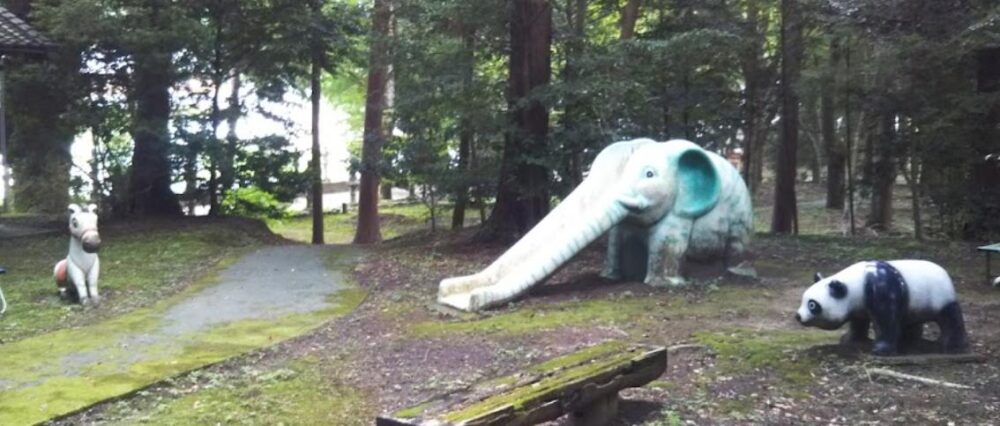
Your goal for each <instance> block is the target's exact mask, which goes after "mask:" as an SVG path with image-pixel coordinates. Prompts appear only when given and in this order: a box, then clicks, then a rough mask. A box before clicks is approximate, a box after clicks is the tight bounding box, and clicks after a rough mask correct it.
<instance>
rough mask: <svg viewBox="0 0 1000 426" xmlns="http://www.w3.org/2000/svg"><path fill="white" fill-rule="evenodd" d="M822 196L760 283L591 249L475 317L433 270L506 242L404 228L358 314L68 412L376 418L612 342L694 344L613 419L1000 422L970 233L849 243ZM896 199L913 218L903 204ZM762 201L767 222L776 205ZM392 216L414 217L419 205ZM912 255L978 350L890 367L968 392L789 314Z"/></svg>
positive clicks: (140, 416) (96, 420) (990, 318)
mask: <svg viewBox="0 0 1000 426" xmlns="http://www.w3.org/2000/svg"><path fill="white" fill-rule="evenodd" d="M900 192H902V191H900ZM817 194H819V190H818V189H813V190H812V191H810V190H809V188H806V189H805V190H803V191H802V196H801V198H800V210H801V211H800V229H801V231H802V233H803V234H804V235H800V236H794V237H791V236H773V235H769V234H763V233H762V234H758V235H757V237H756V239H755V241H754V242H753V249H754V252H755V253H756V256H755V260H754V263H755V266H756V268H757V270H758V273H759V275H760V278H759V279H758V280H756V281H746V280H736V279H731V278H726V277H718V278H712V277H708V278H703V279H698V280H694V282H692V283H691V285H690V286H688V287H687V288H684V289H674V290H667V289H653V288H649V287H647V286H645V285H643V284H641V283H635V282H624V283H616V282H610V281H607V280H605V279H602V278H600V277H599V276H598V272H599V269H600V265H601V261H602V256H603V249H604V247H603V243H595V244H593V245H592V246H591V247H589V248H587V249H586V250H585V251H584V252H583V253H581V254H580V255H579V256H577V257H576V258H575V259H574V260H573V261H572V262H571V263H570V264H569V265H568V266H567V267H565V268H563V269H562V270H561V271H560V272H559V273H558V274H557V275H556V276H554V277H552V278H551V279H550V280H549V281H548V282H547V283H546V284H545V285H543V286H540V287H539V288H537V289H535V291H533V292H532V293H531V294H530V295H529V296H528V297H526V298H524V299H522V300H520V301H518V302H516V303H512V304H510V305H508V306H506V307H503V308H501V309H496V310H492V311H489V312H486V313H484V314H479V315H471V314H470V315H460V316H453V315H449V314H445V313H442V311H440V310H439V309H437V308H436V307H435V304H434V301H435V296H436V293H437V285H438V282H439V281H440V279H442V278H444V277H448V276H454V275H460V274H467V273H472V272H475V271H478V270H480V269H481V268H483V267H484V266H486V265H488V264H489V263H490V262H492V261H493V259H495V258H496V257H497V256H499V255H500V254H501V253H502V252H503V251H504V249H505V247H504V246H502V245H498V244H486V245H484V244H474V243H471V242H470V236H471V235H472V233H474V232H475V229H468V230H464V231H460V232H437V233H431V232H428V231H426V230H418V231H413V232H409V233H405V234H402V235H401V236H400V237H398V238H396V239H393V240H390V241H387V242H386V243H384V244H382V245H380V246H378V247H374V248H372V249H371V255H370V256H368V257H366V260H365V261H364V262H362V263H360V264H358V265H356V266H355V267H354V270H353V272H354V276H355V278H356V279H357V281H358V284H359V285H360V286H361V288H362V289H364V290H365V291H367V292H368V295H367V297H366V298H365V299H364V302H363V303H361V305H360V306H359V307H358V308H357V309H355V310H354V311H353V312H351V313H350V314H348V315H346V316H344V317H341V318H338V319H336V320H333V321H331V322H328V323H326V324H324V325H322V326H320V327H319V328H318V329H316V330H315V331H313V332H311V333H308V334H306V335H304V336H301V337H297V338H293V339H291V340H288V341H286V342H283V343H280V344H277V345H274V346H272V347H269V348H267V349H263V350H259V351H254V352H252V353H249V354H246V355H243V356H240V357H237V358H234V359H231V360H229V361H225V362H222V363H220V364H218V365H214V366H212V367H209V368H205V369H201V370H198V371H195V372H193V373H190V374H186V375H182V376H179V377H175V378H172V379H170V380H167V381H164V382H162V383H160V384H158V385H156V386H154V387H151V388H149V389H147V390H144V391H142V392H140V393H137V394H135V395H133V396H131V397H129V398H125V399H122V400H119V401H115V402H110V403H107V404H102V405H98V406H96V407H93V408H92V409H90V410H88V411H86V412H83V413H79V414H78V415H76V416H73V417H71V418H68V419H64V420H62V421H61V422H60V423H61V424H134V423H149V424H216V423H223V424H226V423H233V422H238V423H244V424H277V423H284V424H313V423H315V422H316V421H318V420H322V421H323V422H324V423H328V424H358V425H361V424H371V423H372V419H373V417H374V416H376V415H377V414H379V413H382V412H391V411H394V410H397V409H400V408H404V407H407V406H409V405H412V404H415V403H418V402H420V401H421V400H423V399H426V398H428V397H431V396H434V395H437V394H440V393H444V392H447V391H451V390H456V389H461V388H463V387H465V386H467V385H468V384H470V383H472V382H475V381H479V380H482V379H484V378H488V377H494V376H499V375H505V374H509V373H512V372H514V371H517V370H518V369H521V368H523V367H525V366H527V365H530V364H533V363H537V362H539V361H542V360H545V359H548V358H551V357H554V356H557V355H561V354H565V353H568V352H571V351H574V350H577V349H579V348H581V347H585V346H588V345H593V344H596V343H599V342H603V341H607V340H624V341H629V342H642V343H648V344H655V345H663V346H675V345H679V344H690V345H686V346H684V347H683V348H681V349H677V350H675V351H672V352H671V353H670V360H669V363H668V364H669V366H668V369H667V371H666V373H665V374H664V375H663V376H662V377H661V378H660V379H658V380H656V381H654V382H653V383H651V384H650V385H647V386H645V387H643V388H639V389H633V390H628V391H626V392H623V396H624V398H625V400H624V403H623V404H622V407H623V417H622V418H621V419H620V424H646V425H675V424H762V423H766V424H804V423H806V424H812V423H821V422H822V423H836V424H864V423H916V424H944V423H948V422H954V423H957V424H990V423H992V422H995V421H996V419H997V418H1000V358H998V357H1000V352H998V348H1000V329H997V327H996V326H995V324H997V322H998V321H1000V291H998V290H996V289H993V288H991V287H989V286H988V285H987V284H986V282H985V277H984V276H983V274H984V271H983V264H982V258H981V257H980V256H979V255H977V254H976V252H975V251H974V246H975V245H974V244H971V243H965V242H954V241H946V240H934V241H930V242H925V243H920V242H916V241H914V240H912V239H911V238H909V237H906V236H899V235H888V236H887V235H880V236H877V237H875V236H873V235H871V234H865V235H864V236H858V237H845V236H842V235H841V233H842V223H843V222H842V220H841V217H842V215H841V214H840V213H839V212H829V211H827V210H825V209H823V207H822V202H820V201H819V200H821V198H822V196H821V195H817ZM897 202H898V203H899V204H900V207H901V208H900V211H898V214H897V217H898V220H899V221H900V223H902V224H903V229H904V230H905V229H906V228H905V226H906V223H907V222H908V221H907V220H906V216H905V215H906V214H907V213H906V211H905V210H903V208H904V207H905V206H907V204H906V203H907V202H908V201H907V200H906V199H905V197H902V196H901V197H900V199H899V200H898V201H897ZM758 204H759V206H758V209H757V215H758V224H763V223H766V222H767V218H768V217H769V209H768V205H767V200H761V202H759V203H758ZM859 216H860V215H859ZM345 217H346V216H345ZM398 221H399V222H400V223H407V224H408V225H407V226H410V225H413V226H416V227H418V228H419V226H418V225H419V220H418V219H416V218H415V217H413V216H405V217H403V218H400V219H398ZM859 223H860V221H859ZM760 229H765V228H762V227H761V226H760V225H758V230H760ZM348 238H349V237H348ZM904 257H917V258H926V259H930V260H933V261H936V262H939V263H940V264H942V265H943V266H945V267H946V268H947V269H948V270H949V271H950V272H951V274H952V275H953V277H954V279H955V282H956V286H957V288H958V291H959V294H960V300H961V302H962V304H963V311H964V314H965V319H966V325H967V328H968V330H969V333H970V336H971V341H972V345H973V347H972V349H973V351H974V352H976V353H978V354H981V355H983V356H985V357H986V362H983V363H973V364H939V365H931V366H897V367H890V368H892V369H894V370H896V371H899V372H903V373H908V374H912V375H918V376H923V377H928V378H933V379H937V380H944V381H949V382H955V383H959V384H963V385H967V386H971V387H972V389H970V390H959V389H950V388H945V387H940V386H933V385H924V384H917V383H913V382H904V381H898V380H896V379H886V378H883V377H879V376H874V375H870V374H869V373H868V371H869V369H870V368H871V367H873V366H874V365H873V364H872V363H871V361H870V359H869V358H867V357H865V356H864V355H863V354H862V353H861V352H859V351H856V350H845V349H844V348H841V347H839V346H837V345H835V343H836V342H837V340H838V338H839V334H840V332H828V331H820V330H816V329H806V328H803V327H801V326H799V325H798V324H797V323H796V322H795V321H794V319H793V318H792V315H793V314H794V311H795V309H797V307H798V305H799V300H800V296H801V293H802V291H803V290H804V289H805V288H806V287H807V286H808V285H809V284H810V283H811V276H812V273H813V272H814V271H817V270H818V271H823V272H825V273H832V272H835V271H837V270H839V269H841V268H843V267H844V266H846V265H848V264H850V263H853V262H855V261H858V260H865V259H876V258H878V259H891V258H904ZM929 329H931V330H930V331H929V333H928V336H927V337H928V338H933V337H934V335H935V333H936V332H935V331H934V330H933V327H929Z"/></svg>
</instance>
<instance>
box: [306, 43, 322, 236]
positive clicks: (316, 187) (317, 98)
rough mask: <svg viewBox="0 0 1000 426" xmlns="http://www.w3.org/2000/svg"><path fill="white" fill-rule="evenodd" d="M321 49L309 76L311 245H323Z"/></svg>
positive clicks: (313, 62) (317, 52)
mask: <svg viewBox="0 0 1000 426" xmlns="http://www.w3.org/2000/svg"><path fill="white" fill-rule="evenodd" d="M321 49H322V48H321V47H318V46H317V47H314V48H313V60H312V70H311V71H312V72H311V76H310V86H311V87H310V93H309V94H310V98H311V101H312V167H310V168H311V169H312V220H313V224H312V243H313V244H323V162H322V161H321V159H322V158H323V152H322V150H321V149H320V146H319V109H320V102H321V100H322V95H323V85H322V81H321V78H322V73H323V71H322V68H321V67H320V66H321V63H320V62H321V61H322V54H323V52H322V50H321Z"/></svg>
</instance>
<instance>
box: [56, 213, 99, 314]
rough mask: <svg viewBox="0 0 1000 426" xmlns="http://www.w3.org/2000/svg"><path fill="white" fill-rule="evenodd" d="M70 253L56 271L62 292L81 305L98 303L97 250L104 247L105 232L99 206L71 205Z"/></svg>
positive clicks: (57, 266) (57, 283) (57, 282)
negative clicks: (99, 219)
mask: <svg viewBox="0 0 1000 426" xmlns="http://www.w3.org/2000/svg"><path fill="white" fill-rule="evenodd" d="M69 233H70V238H69V254H68V255H67V256H66V258H65V259H63V260H60V261H59V263H56V267H55V271H54V272H53V273H54V275H55V278H56V285H57V286H59V295H60V296H62V297H63V298H69V299H70V300H78V301H79V302H80V303H81V304H84V305H86V304H88V303H90V302H94V303H97V302H99V301H100V296H98V294H97V277H98V275H100V273H101V262H100V260H99V259H98V258H97V251H98V250H99V249H100V248H101V235H100V234H98V233H97V206H96V205H94V204H91V205H88V206H87V207H86V208H80V206H78V205H76V204H70V205H69Z"/></svg>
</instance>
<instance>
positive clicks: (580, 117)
mask: <svg viewBox="0 0 1000 426" xmlns="http://www.w3.org/2000/svg"><path fill="white" fill-rule="evenodd" d="M566 11H567V13H566V20H567V21H568V22H569V23H570V28H569V38H568V40H567V41H566V61H565V64H564V66H563V70H562V75H563V81H564V82H565V84H567V85H569V86H573V85H574V84H577V82H578V81H579V79H580V71H579V66H578V64H577V62H578V61H579V58H580V57H581V56H582V55H583V51H584V46H585V43H586V37H587V33H586V31H587V28H586V25H587V0H573V2H572V4H570V5H567V7H566ZM565 104H566V107H565V109H564V111H563V116H562V120H561V121H562V127H563V128H564V129H565V131H566V133H567V134H569V135H571V136H570V137H568V138H565V139H564V142H563V144H562V146H561V147H560V149H561V150H562V152H565V153H566V157H565V158H566V161H565V163H564V164H563V165H562V167H561V170H560V175H561V177H562V179H563V181H564V185H563V188H561V189H562V190H563V191H564V193H561V194H559V195H566V194H568V193H569V192H571V191H572V190H573V188H576V186H577V185H579V184H580V182H582V181H583V150H584V148H586V147H588V146H592V144H591V143H590V142H591V141H589V140H587V139H588V138H587V136H588V135H589V132H588V131H586V130H585V129H584V128H583V127H584V126H585V124H586V121H587V119H586V118H585V117H584V114H585V112H586V111H587V110H588V106H587V99H586V96H584V95H579V94H575V93H571V94H569V95H568V96H567V98H566V100H565Z"/></svg>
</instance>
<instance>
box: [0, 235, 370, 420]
mask: <svg viewBox="0 0 1000 426" xmlns="http://www.w3.org/2000/svg"><path fill="white" fill-rule="evenodd" d="M359 255H360V253H359V252H357V251H356V250H354V249H351V248H346V247H312V246H304V245H303V246H298V245H288V246H272V247H265V248H262V249H259V250H257V251H255V252H253V253H251V254H249V255H246V256H245V257H243V258H242V259H240V260H239V261H238V262H236V263H234V264H232V265H231V266H229V267H227V268H226V269H224V270H222V271H221V272H219V273H218V274H217V275H216V277H214V278H215V279H212V280H210V281H206V282H202V283H196V284H194V285H193V286H192V288H191V289H189V290H188V291H185V292H183V293H181V294H179V295H178V296H176V297H174V298H172V299H170V300H165V301H163V302H161V303H160V304H158V305H156V306H154V307H152V308H149V309H143V310H140V311H136V312H133V313H130V314H127V315H124V316H122V317H118V318H115V319H113V320H110V321H106V322H103V323H99V324H94V325H91V326H87V327H81V328H77V329H70V330H64V331H59V332H55V333H50V334H46V335H41V336H37V337H34V338H29V339H25V340H22V341H18V342H15V343H13V344H9V345H4V346H0V367H2V368H0V424H4V425H18V424H32V423H36V422H39V421H43V420H46V419H49V418H52V417H57V416H61V415H65V414H67V413H71V412H75V411H77V410H80V409H82V408H85V407H87V406H89V405H91V404H93V403H96V402H99V401H101V400H104V399H108V398H112V397H116V396H120V395H123V394H127V393H130V392H133V391H135V390H138V389H141V388H143V387H145V386H148V385H149V384H151V383H155V382H157V381H159V380H162V379H164V378H167V377H170V376H173V375H176V374H179V373H182V372H185V371H189V370H192V369H195V368H199V367H202V366H205V365H207V364H211V363H215V362H218V361H221V360H224V359H226V358H229V357H232V356H235V355H238V354H241V353H244V352H246V351H249V350H253V349H257V348H259V347H262V346H267V345H271V344H274V343H276V342H278V341H281V340H285V339H287V338H290V337H294V336H298V335H301V334H303V333H305V332H307V331H309V330H311V329H313V328H315V327H316V326H318V325H320V324H322V323H323V322H325V321H327V320H329V319H330V318H333V317H335V316H337V315H339V314H342V313H344V312H346V311H349V310H350V309H351V308H353V307H354V306H356V305H357V303H358V302H359V301H360V298H361V293H360V291H359V290H357V287H355V286H353V285H352V284H351V283H350V282H349V279H348V278H347V275H346V274H345V273H344V272H343V270H344V269H345V267H348V266H350V265H351V264H353V263H354V261H356V259H357V257H358V256H359ZM95 309H100V308H99V307H97V308H95Z"/></svg>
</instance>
